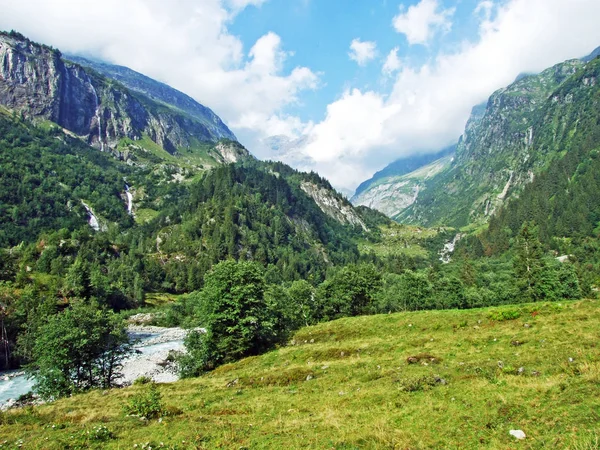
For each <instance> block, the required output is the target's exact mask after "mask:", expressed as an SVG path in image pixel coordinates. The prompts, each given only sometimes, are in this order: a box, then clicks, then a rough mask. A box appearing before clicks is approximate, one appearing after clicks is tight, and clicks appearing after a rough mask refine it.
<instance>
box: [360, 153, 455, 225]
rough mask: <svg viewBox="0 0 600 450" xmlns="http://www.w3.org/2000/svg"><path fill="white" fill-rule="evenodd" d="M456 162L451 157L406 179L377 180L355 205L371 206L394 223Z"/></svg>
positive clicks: (397, 176)
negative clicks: (426, 184) (426, 186)
mask: <svg viewBox="0 0 600 450" xmlns="http://www.w3.org/2000/svg"><path fill="white" fill-rule="evenodd" d="M453 158H454V157H453V155H452V154H450V155H448V156H444V157H442V158H440V159H437V160H435V161H433V162H432V163H429V164H426V165H424V166H422V167H419V168H418V169H417V170H415V171H413V172H410V173H408V174H405V175H390V176H387V177H383V178H377V179H376V180H375V181H372V182H371V184H370V185H369V186H368V188H367V189H365V190H363V191H362V192H360V193H359V194H357V195H355V196H354V197H352V204H354V205H356V206H359V205H362V206H368V207H369V208H373V209H376V210H377V211H380V212H382V213H383V214H385V215H386V216H388V217H390V218H392V219H394V218H396V217H398V216H399V215H400V214H402V212H403V211H404V210H405V209H406V208H408V207H409V206H411V205H412V204H413V203H414V202H415V201H416V200H417V198H418V196H419V192H420V190H421V189H422V187H423V186H424V184H425V183H426V182H427V181H428V180H430V179H431V178H433V177H435V176H437V175H438V174H440V173H441V172H443V171H444V170H446V169H447V168H448V167H450V164H451V163H452V160H453Z"/></svg>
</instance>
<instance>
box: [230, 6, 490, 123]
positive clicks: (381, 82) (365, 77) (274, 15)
mask: <svg viewBox="0 0 600 450" xmlns="http://www.w3.org/2000/svg"><path fill="white" fill-rule="evenodd" d="M417 3H418V1H417V0H413V1H405V2H398V1H391V0H377V1H369V0H355V1H339V0H337V1H336V0H328V1H318V0H272V1H269V2H266V3H264V4H262V5H261V6H260V7H259V8H256V7H249V8H246V9H245V10H244V11H243V12H242V13H240V14H239V15H238V16H237V17H236V19H235V21H234V22H233V23H232V25H231V26H230V31H231V32H232V33H233V34H235V35H237V36H239V37H240V38H241V40H242V41H243V42H244V43H247V46H248V47H250V46H251V45H252V43H254V42H256V40H257V39H258V38H260V36H262V35H264V34H265V33H267V32H269V31H272V32H275V33H276V34H278V35H279V36H280V37H281V38H282V40H283V42H284V49H285V50H287V51H292V52H293V56H291V57H290V58H289V59H288V60H287V61H286V69H287V70H291V69H292V68H293V67H294V66H298V65H299V66H307V67H310V68H311V69H312V70H313V71H315V72H317V73H318V74H319V75H320V83H319V89H317V90H314V91H310V92H307V93H306V94H305V95H304V96H303V97H302V100H301V104H300V105H298V106H292V107H290V108H289V111H290V113H292V114H295V115H298V116H299V117H301V118H302V119H303V120H312V121H319V120H322V119H323V118H324V116H325V109H326V106H327V104H328V103H330V102H332V101H333V100H335V99H336V98H338V97H339V96H341V94H342V93H343V91H344V90H345V89H347V88H348V87H361V88H367V89H377V90H385V88H386V85H389V84H390V80H389V78H387V77H383V76H382V74H381V67H382V65H383V64H384V62H385V58H386V56H387V55H388V53H389V52H390V51H391V50H392V49H394V48H395V47H399V52H398V56H399V57H400V58H401V60H404V61H406V62H407V63H409V64H411V65H421V64H423V63H424V62H425V61H427V60H428V59H430V58H432V57H435V55H436V54H437V53H438V52H439V51H440V50H442V49H446V50H452V49H453V48H455V47H456V46H457V45H458V43H460V41H462V40H463V39H473V38H476V35H477V28H478V21H477V18H476V16H475V15H474V14H473V11H474V10H475V8H476V7H477V5H478V3H479V2H478V1H477V0H463V1H460V2H454V1H446V2H441V1H440V2H439V4H440V8H441V9H450V8H455V9H456V12H455V14H454V24H453V26H452V29H451V30H450V31H449V32H448V33H443V34H441V35H438V36H436V38H435V39H433V40H432V41H431V42H429V43H428V44H427V45H413V46H411V45H409V44H408V42H407V39H406V37H405V36H404V35H402V34H399V33H398V32H397V31H395V29H394V27H393V25H392V19H393V18H394V16H396V15H397V14H398V13H399V12H400V5H403V7H404V8H405V9H406V8H408V7H410V6H411V5H416V4H417ZM356 38H359V39H361V40H362V41H372V42H376V43H377V56H376V58H375V59H374V60H373V61H371V62H370V63H369V64H366V65H365V66H363V67H361V66H359V65H358V64H356V62H355V61H353V60H351V59H350V58H349V57H348V52H349V47H350V43H351V42H352V40H353V39H356Z"/></svg>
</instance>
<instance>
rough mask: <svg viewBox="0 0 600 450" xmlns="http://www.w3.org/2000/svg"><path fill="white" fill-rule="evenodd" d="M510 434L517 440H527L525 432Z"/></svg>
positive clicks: (512, 432)
mask: <svg viewBox="0 0 600 450" xmlns="http://www.w3.org/2000/svg"><path fill="white" fill-rule="evenodd" d="M508 434H510V435H511V436H514V437H515V438H516V439H519V440H521V439H525V438H526V437H527V436H526V435H525V432H523V430H510V431H509V432H508Z"/></svg>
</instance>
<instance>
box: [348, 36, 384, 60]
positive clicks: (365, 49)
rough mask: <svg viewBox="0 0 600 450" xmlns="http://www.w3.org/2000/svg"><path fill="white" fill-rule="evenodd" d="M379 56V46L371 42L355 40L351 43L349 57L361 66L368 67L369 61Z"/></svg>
mask: <svg viewBox="0 0 600 450" xmlns="http://www.w3.org/2000/svg"><path fill="white" fill-rule="evenodd" d="M376 54H377V44H375V42H371V41H364V42H363V41H361V40H360V39H354V40H353V41H352V42H351V43H350V52H349V53H348V56H349V57H350V59H351V60H353V61H356V62H357V63H358V65H359V66H364V65H366V64H367V63H368V62H369V61H371V60H372V59H374V58H375V55H376Z"/></svg>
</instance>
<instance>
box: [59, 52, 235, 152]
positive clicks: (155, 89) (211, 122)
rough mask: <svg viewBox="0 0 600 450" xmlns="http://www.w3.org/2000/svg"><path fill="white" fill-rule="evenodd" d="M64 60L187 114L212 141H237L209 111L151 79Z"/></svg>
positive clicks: (123, 69)
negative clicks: (204, 130)
mask: <svg viewBox="0 0 600 450" xmlns="http://www.w3.org/2000/svg"><path fill="white" fill-rule="evenodd" d="M67 58H68V59H69V60H70V61H73V62H74V63H77V64H79V65H81V66H83V67H89V68H90V69H93V70H95V71H96V72H98V73H100V74H102V75H104V76H105V77H107V78H111V79H113V80H115V81H118V82H119V83H121V84H123V85H124V86H125V87H127V88H128V89H131V90H132V91H135V92H139V93H141V94H144V95H145V96H147V97H150V98H151V99H153V100H155V101H157V102H161V103H164V104H166V105H169V106H171V107H175V108H178V109H180V110H181V111H183V112H185V113H187V114H189V115H190V116H192V117H193V118H195V119H197V120H198V121H200V122H201V123H202V124H203V125H204V126H205V127H206V129H207V130H208V132H209V133H210V136H211V140H214V141H218V140H220V139H229V140H231V141H237V138H236V137H235V135H234V134H233V133H232V132H231V130H229V128H227V126H226V125H225V124H224V123H223V121H222V120H221V118H220V117H219V116H217V115H216V114H215V113H214V112H213V111H212V110H210V109H209V108H207V107H206V106H204V105H201V104H200V103H198V102H196V101H195V100H194V99H193V98H191V97H190V96H188V95H186V94H184V93H183V92H180V91H178V90H177V89H173V88H172V87H171V86H168V85H166V84H164V83H161V82H158V81H156V80H153V79H152V78H150V77H147V76H145V75H142V74H141V73H138V72H136V71H134V70H131V69H129V68H128V67H123V66H117V65H113V64H107V63H105V62H102V61H96V60H92V59H87V58H83V57H81V56H77V55H67Z"/></svg>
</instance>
